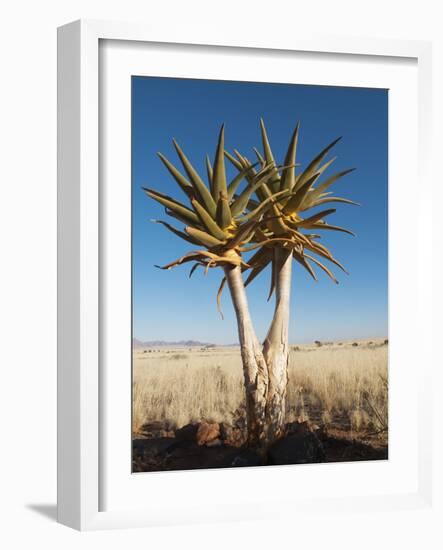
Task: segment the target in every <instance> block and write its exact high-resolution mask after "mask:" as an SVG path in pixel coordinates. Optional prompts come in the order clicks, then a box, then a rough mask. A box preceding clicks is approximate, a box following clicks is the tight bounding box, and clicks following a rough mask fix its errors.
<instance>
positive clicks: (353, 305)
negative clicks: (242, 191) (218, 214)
mask: <svg viewBox="0 0 443 550" xmlns="http://www.w3.org/2000/svg"><path fill="white" fill-rule="evenodd" d="M260 117H263V118H264V121H265V124H266V127H267V130H268V135H269V138H270V142H271V146H272V148H273V152H274V156H275V157H276V159H277V162H283V158H284V155H285V152H286V148H287V145H288V142H289V139H290V136H291V133H292V131H293V128H294V126H295V124H296V122H297V121H298V120H299V121H300V124H301V126H300V137H299V147H298V154H297V155H298V156H297V161H298V162H301V163H302V164H303V166H306V163H308V162H309V161H310V160H311V159H312V157H313V156H315V155H316V154H317V153H318V152H319V151H320V150H321V149H322V148H323V147H325V146H326V145H327V144H328V143H330V142H331V141H332V140H333V139H334V138H336V137H338V136H343V139H342V140H341V141H340V142H339V143H338V144H337V145H336V146H335V148H334V149H335V150H333V151H332V153H331V156H335V155H337V156H338V158H337V160H336V161H335V162H334V163H333V165H332V166H331V167H330V168H329V169H328V171H327V172H326V174H329V175H331V174H333V173H335V172H338V171H340V170H342V169H345V168H350V167H355V168H356V169H357V170H356V171H355V172H352V173H351V174H349V175H347V176H346V177H345V178H343V179H341V180H339V181H338V182H337V183H336V184H335V185H334V189H335V193H334V194H338V195H339V196H342V197H347V198H351V199H352V200H355V201H357V202H359V203H361V206H360V207H358V206H350V205H345V204H343V205H342V204H337V212H336V213H335V214H333V215H332V216H331V217H330V218H329V220H328V221H329V222H330V223H334V224H336V225H341V226H345V227H348V228H350V229H352V230H353V231H354V232H355V233H356V234H357V236H356V237H351V236H348V235H346V234H342V233H335V232H332V231H330V232H323V235H324V236H323V238H322V242H323V244H325V245H326V246H328V248H330V250H331V251H332V252H333V253H334V255H335V257H336V258H338V259H339V260H340V261H341V262H342V263H343V264H344V265H345V266H346V268H347V269H348V271H349V272H350V274H349V275H346V274H344V273H343V272H341V271H340V270H338V269H333V271H334V273H335V274H336V276H337V278H338V279H339V285H335V284H334V283H333V282H332V281H331V280H330V279H329V278H327V276H326V275H325V274H323V273H322V272H321V271H320V272H319V273H318V279H319V280H318V281H317V282H315V281H313V280H312V279H311V278H310V277H309V275H308V274H307V273H306V272H305V271H304V270H303V268H302V267H301V266H299V265H298V264H294V273H293V288H292V301H291V314H292V317H291V321H290V341H291V342H292V343H297V342H310V341H313V340H317V339H319V340H340V339H352V338H355V339H356V338H366V337H368V338H371V337H373V338H374V337H382V336H386V335H387V331H388V327H387V315H388V312H387V161H388V159H387V150H388V143H387V139H388V132H387V130H388V127H387V125H388V92H387V90H379V89H366V88H341V87H328V86H305V85H294V84H269V83H265V84H263V83H249V82H224V81H208V80H188V79H166V78H154V77H152V78H151V77H133V81H132V186H133V189H132V202H133V211H132V213H133V242H132V247H133V250H132V253H133V335H134V337H136V338H139V339H141V340H168V341H172V340H187V339H195V340H200V341H204V342H213V343H218V344H229V343H235V342H237V341H238V338H237V327H236V323H235V316H234V311H233V308H232V305H231V303H230V298H229V292H228V291H225V293H224V296H223V299H222V307H223V312H224V315H225V319H224V320H222V319H221V318H220V316H219V314H218V312H217V309H216V302H215V296H216V292H217V289H218V286H219V284H220V280H221V278H222V271H221V270H220V269H211V270H210V271H209V273H208V275H207V276H204V275H203V274H202V272H201V271H197V272H196V273H195V274H194V275H193V277H192V278H191V279H189V278H188V273H189V267H185V266H179V267H177V268H175V269H173V270H170V271H161V270H159V269H156V268H155V267H154V264H160V265H163V264H165V263H168V262H170V261H172V260H175V259H176V258H178V257H179V256H181V255H183V254H184V253H186V252H188V251H190V250H192V248H193V247H192V245H188V244H187V243H185V242H183V241H182V240H181V239H179V238H178V237H176V236H174V235H173V234H172V233H170V232H169V231H168V230H166V229H165V228H164V227H162V226H161V225H159V224H154V223H151V222H150V221H149V220H150V219H166V218H168V216H166V214H165V213H164V210H163V208H162V207H161V206H160V205H159V204H158V203H156V202H155V201H154V200H152V199H149V198H148V197H147V196H146V195H145V194H144V193H143V191H142V190H141V187H142V186H145V187H152V188H155V189H157V190H159V191H161V192H163V193H166V194H169V195H171V196H174V197H176V198H177V199H179V200H184V196H183V194H182V192H181V190H180V189H179V188H178V186H177V184H176V183H175V182H174V180H173V179H172V177H171V176H170V175H169V173H168V172H167V171H166V169H165V168H164V166H163V165H162V163H161V161H160V159H159V158H158V157H157V155H156V153H157V152H158V151H160V152H162V153H163V154H165V155H166V156H167V157H168V158H169V159H170V160H171V161H173V162H174V164H176V166H177V167H179V161H178V159H177V157H176V154H175V152H174V148H173V145H172V142H171V140H172V138H173V137H175V138H176V139H177V141H178V142H179V144H180V145H181V146H182V148H183V149H184V151H185V153H186V154H187V156H188V158H189V159H190V160H191V162H192V163H193V164H194V166H195V167H196V168H197V169H198V170H199V172H200V173H201V174H202V175H205V169H204V157H205V155H206V154H207V153H208V154H209V155H210V157H211V159H212V158H213V155H214V150H215V146H216V140H217V134H218V131H219V128H220V125H221V124H222V123H225V125H226V128H225V130H226V137H225V139H226V148H227V149H228V150H232V149H234V148H237V149H239V150H240V151H241V152H243V153H244V154H246V155H248V156H250V157H252V156H253V155H252V153H251V148H252V146H259V147H260V148H261V143H260V131H259V119H260ZM234 173H235V172H234V171H233V170H231V169H230V167H229V170H228V174H229V175H230V176H232V175H234ZM168 221H171V220H168ZM332 267H333V266H332ZM268 289H269V272H268V271H266V272H264V273H262V274H261V275H260V277H258V278H257V279H256V280H255V281H254V283H252V284H251V285H250V286H249V287H248V289H247V290H248V296H249V303H250V308H251V313H252V316H253V320H254V323H255V326H256V330H257V333H258V336H259V338H260V339H263V338H264V336H265V334H266V330H267V327H268V325H269V322H270V319H271V316H272V310H273V302H272V300H271V302H269V303H267V302H266V297H267V294H268Z"/></svg>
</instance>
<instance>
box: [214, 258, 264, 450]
mask: <svg viewBox="0 0 443 550" xmlns="http://www.w3.org/2000/svg"><path fill="white" fill-rule="evenodd" d="M225 275H226V280H227V282H228V286H229V290H230V292H231V297H232V302H233V304H234V309H235V313H236V316H237V325H238V337H239V342H240V348H241V357H242V362H243V374H244V380H245V389H246V420H247V429H248V445H249V446H252V447H259V448H263V445H264V441H265V421H266V395H267V389H268V370H267V366H266V362H265V359H264V357H263V352H262V347H261V345H260V343H259V341H258V339H257V336H256V334H255V331H254V327H253V325H252V321H251V317H250V314H249V308H248V301H247V298H246V292H245V287H244V284H243V278H242V274H241V269H240V267H238V266H237V267H231V266H229V267H226V268H225Z"/></svg>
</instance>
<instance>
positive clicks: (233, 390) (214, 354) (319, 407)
mask: <svg viewBox="0 0 443 550" xmlns="http://www.w3.org/2000/svg"><path fill="white" fill-rule="evenodd" d="M243 402H244V389H243V374H242V367H241V360H240V351H239V348H235V347H215V348H208V349H203V348H202V349H200V348H197V349H195V348H186V349H179V348H173V349H166V348H157V349H149V348H147V349H146V348H136V349H134V352H133V431H134V434H137V433H138V432H139V431H140V430H141V428H142V426H143V425H144V424H146V423H149V422H154V421H162V422H165V423H168V424H170V425H172V426H175V427H177V428H179V427H181V426H184V425H186V424H188V423H195V422H200V421H202V420H207V421H214V422H227V423H232V422H233V420H234V418H235V417H236V416H238V414H239V411H241V407H242V403H243ZM286 418H287V422H293V421H296V420H300V421H304V420H310V421H311V422H313V423H316V424H318V425H319V426H320V427H325V428H328V429H331V430H334V429H335V430H340V431H341V432H346V433H347V434H348V436H349V437H352V438H355V439H364V438H365V437H367V438H372V439H373V438H374V437H375V438H378V439H379V440H380V442H381V443H382V444H386V443H387V425H388V345H387V341H384V340H383V339H381V340H380V339H378V340H373V341H371V342H370V341H358V342H342V343H331V344H323V345H321V346H318V345H315V344H313V345H300V346H291V352H290V358H289V383H288V395H287V406H286Z"/></svg>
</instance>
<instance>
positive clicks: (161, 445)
mask: <svg viewBox="0 0 443 550" xmlns="http://www.w3.org/2000/svg"><path fill="white" fill-rule="evenodd" d="M174 441H175V440H174V439H172V438H153V439H134V440H133V441H132V451H133V453H134V455H136V456H145V455H152V456H156V455H159V454H163V453H165V451H166V450H167V449H168V448H169V447H170V446H171V445H172V444H173V443H174Z"/></svg>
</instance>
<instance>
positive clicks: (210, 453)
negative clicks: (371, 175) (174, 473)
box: [163, 441, 261, 470]
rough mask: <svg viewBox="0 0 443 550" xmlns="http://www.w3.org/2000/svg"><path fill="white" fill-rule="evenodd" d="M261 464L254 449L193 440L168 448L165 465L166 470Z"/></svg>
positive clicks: (176, 443) (177, 443) (177, 442)
mask: <svg viewBox="0 0 443 550" xmlns="http://www.w3.org/2000/svg"><path fill="white" fill-rule="evenodd" d="M260 464H261V460H260V456H259V455H258V454H257V453H256V452H255V451H253V450H252V449H236V448H235V447H228V446H226V445H222V444H219V445H218V446H216V447H208V446H202V445H198V444H197V443H195V442H191V441H176V442H175V443H174V444H173V445H171V446H170V447H169V448H168V449H167V451H166V458H165V461H164V463H163V466H164V469H165V470H194V469H202V468H230V467H238V466H259V465H260Z"/></svg>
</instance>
